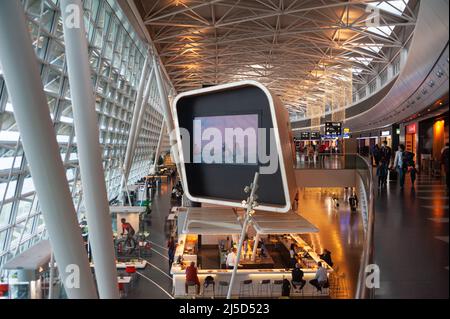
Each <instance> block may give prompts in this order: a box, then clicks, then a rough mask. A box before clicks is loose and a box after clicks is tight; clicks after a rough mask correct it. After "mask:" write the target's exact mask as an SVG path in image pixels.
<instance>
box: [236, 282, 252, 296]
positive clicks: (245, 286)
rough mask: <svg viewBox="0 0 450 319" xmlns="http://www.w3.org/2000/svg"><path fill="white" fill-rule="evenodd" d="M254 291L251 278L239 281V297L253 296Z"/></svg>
mask: <svg viewBox="0 0 450 319" xmlns="http://www.w3.org/2000/svg"><path fill="white" fill-rule="evenodd" d="M254 295H255V293H254V291H253V280H251V279H247V280H244V281H241V284H240V286H239V298H240V297H254Z"/></svg>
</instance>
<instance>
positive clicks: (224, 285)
mask: <svg viewBox="0 0 450 319" xmlns="http://www.w3.org/2000/svg"><path fill="white" fill-rule="evenodd" d="M229 286H230V283H229V282H227V281H219V287H218V290H219V291H218V295H219V296H221V297H222V296H223V297H225V296H226V294H227V292H228V287H229ZM224 291H225V292H224Z"/></svg>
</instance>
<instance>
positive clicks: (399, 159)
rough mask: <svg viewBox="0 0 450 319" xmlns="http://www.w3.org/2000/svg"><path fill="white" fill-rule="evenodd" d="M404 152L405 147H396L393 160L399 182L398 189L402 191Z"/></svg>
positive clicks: (403, 184)
mask: <svg viewBox="0 0 450 319" xmlns="http://www.w3.org/2000/svg"><path fill="white" fill-rule="evenodd" d="M404 152H405V145H403V144H400V145H399V146H398V151H397V152H395V158H394V165H393V167H394V169H396V170H397V172H398V178H399V180H400V188H401V189H403V188H404V187H405V173H406V170H405V169H406V168H405V167H404V163H403V154H404Z"/></svg>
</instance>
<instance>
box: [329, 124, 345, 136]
mask: <svg viewBox="0 0 450 319" xmlns="http://www.w3.org/2000/svg"><path fill="white" fill-rule="evenodd" d="M341 135H342V123H341V122H326V123H325V136H328V137H339V136H341Z"/></svg>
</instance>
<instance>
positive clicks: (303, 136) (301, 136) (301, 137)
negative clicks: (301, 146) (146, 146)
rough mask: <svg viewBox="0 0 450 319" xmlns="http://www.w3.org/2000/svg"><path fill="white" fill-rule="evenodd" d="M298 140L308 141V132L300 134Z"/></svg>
mask: <svg viewBox="0 0 450 319" xmlns="http://www.w3.org/2000/svg"><path fill="white" fill-rule="evenodd" d="M300 139H301V140H309V132H301V133H300Z"/></svg>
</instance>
